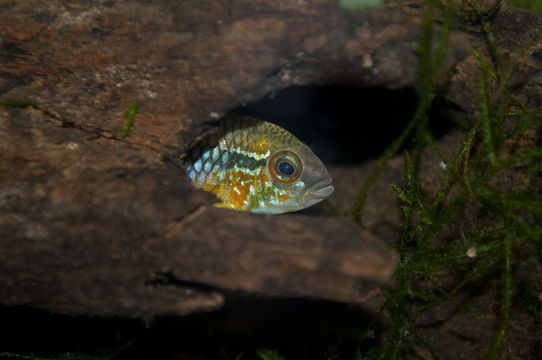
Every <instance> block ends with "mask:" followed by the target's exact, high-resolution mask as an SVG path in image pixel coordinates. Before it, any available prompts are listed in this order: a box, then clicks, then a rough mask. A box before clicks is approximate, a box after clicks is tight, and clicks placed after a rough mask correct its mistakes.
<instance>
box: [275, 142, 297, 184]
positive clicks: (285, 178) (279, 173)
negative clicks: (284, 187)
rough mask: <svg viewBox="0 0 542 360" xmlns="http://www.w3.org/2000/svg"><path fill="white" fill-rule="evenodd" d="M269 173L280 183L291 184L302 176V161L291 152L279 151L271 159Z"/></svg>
mask: <svg viewBox="0 0 542 360" xmlns="http://www.w3.org/2000/svg"><path fill="white" fill-rule="evenodd" d="M269 171H270V173H271V176H272V177H273V178H274V179H275V180H277V181H278V182H280V183H283V184H290V183H292V182H294V181H295V180H296V179H297V178H298V177H299V175H300V174H301V160H300V159H299V157H298V156H297V155H295V154H294V153H293V152H291V151H286V150H283V151H279V152H277V153H276V154H274V155H273V156H272V157H271V160H270V161H269Z"/></svg>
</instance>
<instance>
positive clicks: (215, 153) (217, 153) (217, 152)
mask: <svg viewBox="0 0 542 360" xmlns="http://www.w3.org/2000/svg"><path fill="white" fill-rule="evenodd" d="M219 157H220V150H219V149H218V146H217V147H215V148H214V149H213V154H212V155H211V159H212V160H213V162H214V163H215V162H217V161H218V158H219Z"/></svg>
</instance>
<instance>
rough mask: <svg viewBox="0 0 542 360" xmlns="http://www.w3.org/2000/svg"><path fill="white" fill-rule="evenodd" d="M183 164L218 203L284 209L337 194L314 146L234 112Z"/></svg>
mask: <svg viewBox="0 0 542 360" xmlns="http://www.w3.org/2000/svg"><path fill="white" fill-rule="evenodd" d="M184 161H185V162H184V168H185V170H186V173H187V174H188V177H189V178H190V180H191V181H192V183H193V184H194V186H196V187H197V188H199V189H203V190H206V191H210V192H213V193H214V194H215V195H216V196H217V198H218V199H219V200H220V202H219V203H216V204H215V206H218V207H223V208H228V209H234V210H244V211H250V212H254V213H259V214H280V213H285V212H289V211H298V210H301V209H305V208H307V207H309V206H312V205H314V204H316V203H318V202H320V201H322V200H323V199H325V198H326V197H328V196H329V195H331V194H332V193H333V185H332V184H331V183H332V181H333V179H332V178H331V176H330V175H329V173H328V171H327V169H326V167H325V165H324V164H323V163H322V161H320V159H318V157H316V155H314V153H313V152H312V150H311V149H310V148H309V147H308V146H307V145H305V144H304V143H302V142H301V141H299V140H298V139H297V138H296V137H295V136H294V135H292V134H290V133H289V132H288V131H286V130H284V129H283V128H281V127H280V126H277V125H275V124H272V123H269V122H266V121H262V120H258V119H255V118H251V117H247V116H230V117H228V118H226V120H224V121H222V122H221V123H220V125H219V126H218V128H217V129H216V131H215V132H214V133H212V134H209V135H207V136H205V137H204V138H203V140H202V141H200V142H199V143H198V145H196V146H194V147H193V148H192V149H191V151H190V152H189V153H188V154H187V155H186V156H185V159H184Z"/></svg>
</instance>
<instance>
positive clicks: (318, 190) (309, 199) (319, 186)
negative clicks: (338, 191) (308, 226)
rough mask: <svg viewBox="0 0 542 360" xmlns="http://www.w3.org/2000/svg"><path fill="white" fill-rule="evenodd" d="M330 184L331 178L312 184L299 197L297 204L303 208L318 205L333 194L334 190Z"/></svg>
mask: <svg viewBox="0 0 542 360" xmlns="http://www.w3.org/2000/svg"><path fill="white" fill-rule="evenodd" d="M332 182H333V178H332V177H331V176H329V177H326V178H324V179H322V180H319V181H317V182H315V183H313V184H312V185H311V186H309V187H308V188H307V189H306V190H305V191H304V192H302V193H301V194H300V195H299V197H298V199H297V203H298V204H300V205H303V206H304V207H309V206H312V205H314V204H316V203H319V202H320V201H322V200H324V199H325V198H327V197H328V196H329V195H331V194H333V191H334V190H335V188H334V187H333V185H332Z"/></svg>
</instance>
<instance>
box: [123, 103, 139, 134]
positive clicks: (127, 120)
mask: <svg viewBox="0 0 542 360" xmlns="http://www.w3.org/2000/svg"><path fill="white" fill-rule="evenodd" d="M138 109H139V105H138V103H137V102H133V103H130V105H128V108H127V109H126V115H124V125H123V126H122V132H121V133H120V135H121V136H122V137H127V136H128V134H129V133H130V130H132V127H133V126H134V123H135V117H136V115H137V110H138Z"/></svg>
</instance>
